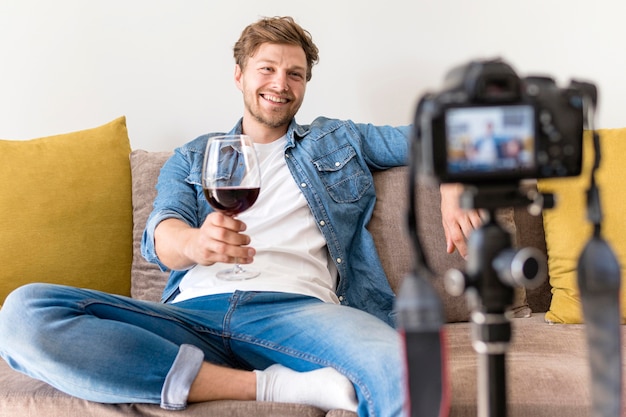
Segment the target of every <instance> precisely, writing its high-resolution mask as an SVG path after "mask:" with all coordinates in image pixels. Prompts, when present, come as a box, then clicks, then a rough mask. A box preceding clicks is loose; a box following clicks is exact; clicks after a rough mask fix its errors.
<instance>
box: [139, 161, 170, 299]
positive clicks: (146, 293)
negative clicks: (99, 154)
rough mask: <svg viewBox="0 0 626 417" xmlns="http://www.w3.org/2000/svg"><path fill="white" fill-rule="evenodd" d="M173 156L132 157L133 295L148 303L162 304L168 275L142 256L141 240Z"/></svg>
mask: <svg viewBox="0 0 626 417" xmlns="http://www.w3.org/2000/svg"><path fill="white" fill-rule="evenodd" d="M171 155H172V152H147V151H144V150H135V151H133V152H132V153H131V154H130V167H131V171H132V184H133V190H132V196H133V197H132V199H133V264H132V274H131V277H132V280H131V295H132V297H133V298H137V299H140V300H147V301H159V300H160V299H161V293H162V292H163V288H164V287H165V284H166V282H167V277H168V275H169V274H168V273H167V272H162V271H161V270H160V269H159V267H158V266H157V265H155V264H153V263H150V262H148V261H146V260H145V259H144V257H143V256H142V255H141V236H142V235H143V230H144V229H145V227H146V222H147V221H148V216H149V215H150V213H151V212H152V202H153V201H154V199H155V198H156V188H155V186H156V183H157V179H158V177H159V172H160V170H161V167H162V166H163V164H164V163H165V161H167V159H168V158H169V157H170V156H171Z"/></svg>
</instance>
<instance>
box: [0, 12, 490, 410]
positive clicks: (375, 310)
mask: <svg viewBox="0 0 626 417" xmlns="http://www.w3.org/2000/svg"><path fill="white" fill-rule="evenodd" d="M317 53H318V51H317V47H316V46H315V45H314V44H313V42H312V39H311V37H310V35H309V33H308V32H306V31H304V30H303V29H302V28H301V27H300V26H298V25H297V24H296V23H295V22H294V21H293V19H291V18H288V17H284V18H272V19H262V20H260V21H259V22H257V23H254V24H252V25H250V26H249V27H247V28H246V29H245V30H244V31H243V33H242V35H241V38H240V39H239V41H238V42H237V43H236V45H235V48H234V54H235V60H236V66H235V77H234V78H235V84H236V85H237V87H238V88H239V90H241V92H242V94H243V100H244V113H243V117H242V119H241V120H240V122H239V123H237V125H236V126H235V127H234V129H233V132H242V133H245V134H247V135H249V136H251V137H252V138H253V139H254V141H255V143H256V146H257V147H258V150H259V153H261V155H262V159H263V160H264V162H263V163H262V164H263V165H262V172H263V175H264V176H263V187H262V190H261V194H260V196H259V199H258V200H257V202H256V203H255V205H254V206H253V207H252V208H251V209H250V210H248V211H247V212H244V213H242V214H241V215H240V216H238V217H237V218H231V217H228V216H225V215H222V214H220V213H218V212H214V211H212V209H211V208H210V206H209V205H208V203H207V202H206V201H205V199H204V197H203V195H202V189H201V185H200V167H201V163H202V159H203V152H204V147H205V145H206V142H207V140H208V137H209V136H210V135H205V136H202V137H200V138H198V139H196V140H194V141H192V142H190V143H188V144H187V145H185V146H183V147H181V148H179V149H177V150H176V152H175V155H174V156H173V157H172V158H171V159H170V160H169V161H168V162H167V163H166V165H165V166H164V168H163V170H162V172H161V175H160V178H159V183H158V185H157V188H158V196H157V199H156V200H155V203H154V211H153V213H152V214H151V216H150V218H149V219H148V224H147V226H146V231H145V233H144V237H143V243H142V251H143V253H144V256H145V257H146V258H147V259H148V260H151V261H153V262H156V263H158V264H159V265H160V266H161V267H162V268H163V269H171V270H172V273H171V276H170V280H169V282H168V284H167V286H166V289H165V291H164V295H163V301H164V303H163V304H160V303H147V302H141V301H137V300H132V299H128V298H125V297H119V296H113V295H108V294H102V293H99V292H95V291H89V290H82V289H74V288H68V287H62V286H52V285H36V284H35V285H28V286H25V287H22V288H20V289H18V290H16V291H15V292H14V293H12V294H11V295H10V296H9V297H8V298H7V300H6V302H5V305H4V307H3V309H2V310H1V312H0V340H1V342H0V353H1V354H2V356H3V357H4V358H5V359H6V360H7V361H8V362H9V363H10V364H11V365H12V366H13V367H14V368H15V369H18V370H20V371H22V372H25V373H27V374H29V375H31V376H33V377H36V378H39V379H42V380H44V381H46V382H48V383H50V384H52V385H53V386H55V387H57V388H59V389H61V390H63V391H65V392H68V393H70V394H72V395H75V396H79V397H81V398H85V399H89V400H93V401H99V402H114V403H122V402H124V403H128V402H143V403H159V404H161V406H162V407H164V408H168V409H182V408H184V407H185V406H186V405H187V403H189V402H199V401H211V400H218V399H240V400H259V401H282V402H299V403H304V404H311V405H315V406H318V407H320V408H323V409H326V410H329V409H333V408H344V409H349V410H355V411H357V412H358V413H359V415H362V416H365V415H369V416H396V415H399V414H401V411H402V401H403V399H402V397H403V395H402V393H403V388H402V376H401V368H402V361H401V359H400V352H401V349H400V343H399V340H398V335H397V333H396V331H395V330H394V329H393V328H392V327H391V326H390V324H392V320H391V319H390V313H391V308H392V304H393V294H392V292H391V289H390V288H389V285H388V283H387V280H386V278H385V275H384V272H383V270H382V266H381V264H380V261H379V259H378V256H377V254H376V250H375V247H374V244H373V241H372V239H371V236H370V235H369V233H367V231H366V229H365V226H366V224H367V222H368V220H369V218H370V215H371V212H372V209H373V205H374V189H373V184H372V178H371V173H370V170H372V169H385V168H389V167H392V166H398V165H402V164H405V163H406V159H407V153H408V149H407V148H408V144H407V135H408V132H409V128H408V127H405V128H392V127H375V126H371V125H359V124H355V123H353V122H351V121H339V120H330V119H325V118H319V119H316V120H315V121H313V123H311V125H309V126H300V125H298V124H297V123H296V122H295V119H294V116H295V114H296V113H297V111H298V109H299V107H300V105H301V103H302V100H303V98H304V93H305V89H306V83H307V82H308V80H310V78H311V68H312V66H313V65H314V64H315V63H316V62H317V59H318V56H317ZM457 193H458V190H457V189H456V188H454V187H452V188H450V189H445V190H444V191H443V195H444V198H445V199H446V202H445V206H444V210H443V212H444V219H446V220H444V221H446V222H447V223H448V224H449V225H450V226H449V232H447V236H448V238H447V240H448V251H452V250H453V249H454V247H455V246H456V247H457V248H458V249H459V251H461V253H462V254H463V253H464V251H465V248H464V246H463V245H464V240H463V234H468V233H469V232H470V231H471V229H472V227H473V225H476V224H478V222H479V219H478V217H477V216H476V214H475V213H470V214H466V213H463V212H461V211H459V210H458V208H457V206H456V201H455V200H454V198H453V197H454V196H455V195H456V194H457ZM455 239H456V240H455ZM235 260H237V261H238V262H240V263H252V262H255V266H260V267H261V269H262V272H261V275H260V276H259V277H258V278H254V279H251V280H248V281H242V282H235V283H232V282H225V281H220V280H219V279H217V278H216V277H215V276H214V274H213V271H214V269H220V268H222V267H223V265H219V264H223V263H234V262H235ZM112 340H114V341H115V343H111V341H112Z"/></svg>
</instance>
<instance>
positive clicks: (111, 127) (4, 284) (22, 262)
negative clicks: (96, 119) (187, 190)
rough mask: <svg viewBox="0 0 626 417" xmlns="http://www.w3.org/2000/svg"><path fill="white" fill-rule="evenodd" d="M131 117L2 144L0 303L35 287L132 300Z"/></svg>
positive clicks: (0, 160)
mask: <svg viewBox="0 0 626 417" xmlns="http://www.w3.org/2000/svg"><path fill="white" fill-rule="evenodd" d="M129 154H130V143H129V139H128V133H127V129H126V119H125V118H124V117H120V118H118V119H116V120H114V121H112V122H110V123H107V124H105V125H103V126H100V127H96V128H93V129H87V130H82V131H78V132H73V133H67V134H61V135H56V136H50V137H45V138H39V139H32V140H0V189H1V190H2V195H3V196H2V198H1V199H0V213H1V215H0V236H2V239H0V265H2V271H1V272H0V304H1V303H2V302H4V299H5V298H6V296H7V294H8V293H9V292H10V291H12V290H13V289H15V288H17V287H18V286H20V285H22V284H26V283H29V282H51V283H62V284H67V285H72V286H78V287H89V288H93V289H98V290H102V291H107V292H113V293H118V294H129V290H130V281H129V276H130V275H129V274H130V265H131V260H132V234H131V230H132V212H131V194H130V185H131V184H130V164H129V161H128V155H129Z"/></svg>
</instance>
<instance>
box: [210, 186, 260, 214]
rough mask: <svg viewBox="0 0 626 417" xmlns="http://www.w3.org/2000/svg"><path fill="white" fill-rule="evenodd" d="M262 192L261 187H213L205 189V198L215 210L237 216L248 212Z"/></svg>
mask: <svg viewBox="0 0 626 417" xmlns="http://www.w3.org/2000/svg"><path fill="white" fill-rule="evenodd" d="M260 191H261V188H260V187H213V188H205V189H204V196H205V197H206V199H207V201H208V202H209V204H210V205H211V206H212V207H213V208H214V209H215V210H217V211H221V212H222V213H224V214H226V215H227V216H235V215H236V214H239V213H241V212H244V211H246V210H248V209H249V208H250V206H252V205H253V204H254V202H255V201H256V199H257V197H258V196H259V192H260Z"/></svg>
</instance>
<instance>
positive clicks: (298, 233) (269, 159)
mask: <svg viewBox="0 0 626 417" xmlns="http://www.w3.org/2000/svg"><path fill="white" fill-rule="evenodd" d="M285 142H286V137H283V138H281V139H279V140H276V141H274V142H272V143H269V144H255V148H256V150H257V153H258V155H259V160H260V164H261V192H260V193H259V197H258V199H257V201H256V203H255V204H254V205H253V206H252V207H251V208H249V209H248V210H246V211H245V212H243V213H241V214H239V215H238V216H237V218H238V219H240V220H242V221H243V222H244V223H246V225H247V229H246V231H245V233H246V234H247V235H249V236H250V238H251V244H250V246H252V247H254V248H255V249H256V255H255V257H254V262H253V263H252V264H249V266H250V267H254V269H256V270H259V271H260V272H261V274H260V275H259V276H258V277H256V278H252V279H249V280H245V281H224V280H221V279H219V278H217V277H216V276H215V274H216V272H217V271H220V270H223V269H227V268H232V267H233V265H232V264H223V263H216V264H213V265H211V266H202V265H196V266H195V267H193V268H192V269H191V270H190V271H189V272H187V274H186V275H185V276H184V277H183V279H182V281H181V284H180V291H181V292H180V294H179V295H178V296H177V297H176V298H175V299H174V302H175V303H176V302H179V301H183V300H188V299H191V298H195V297H201V296H204V295H211V294H223V293H231V292H234V291H235V290H242V291H275V292H288V293H294V294H303V295H309V296H312V297H316V298H319V299H320V300H322V301H325V302H330V303H339V300H338V299H337V296H336V294H335V288H336V286H337V269H336V268H335V265H334V264H333V263H332V262H331V261H330V257H329V255H328V249H327V247H326V241H325V240H324V236H323V235H322V233H321V232H320V231H319V229H318V227H317V224H316V222H315V218H314V217H313V215H312V213H311V210H310V209H309V207H308V205H307V202H306V199H305V198H304V196H303V195H302V193H301V192H300V189H299V188H298V186H297V184H296V183H295V181H294V180H293V177H292V176H291V173H290V172H289V168H288V167H287V164H286V162H285V157H284V153H283V149H284V147H285ZM245 266H248V265H245ZM245 266H244V267H245Z"/></svg>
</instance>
